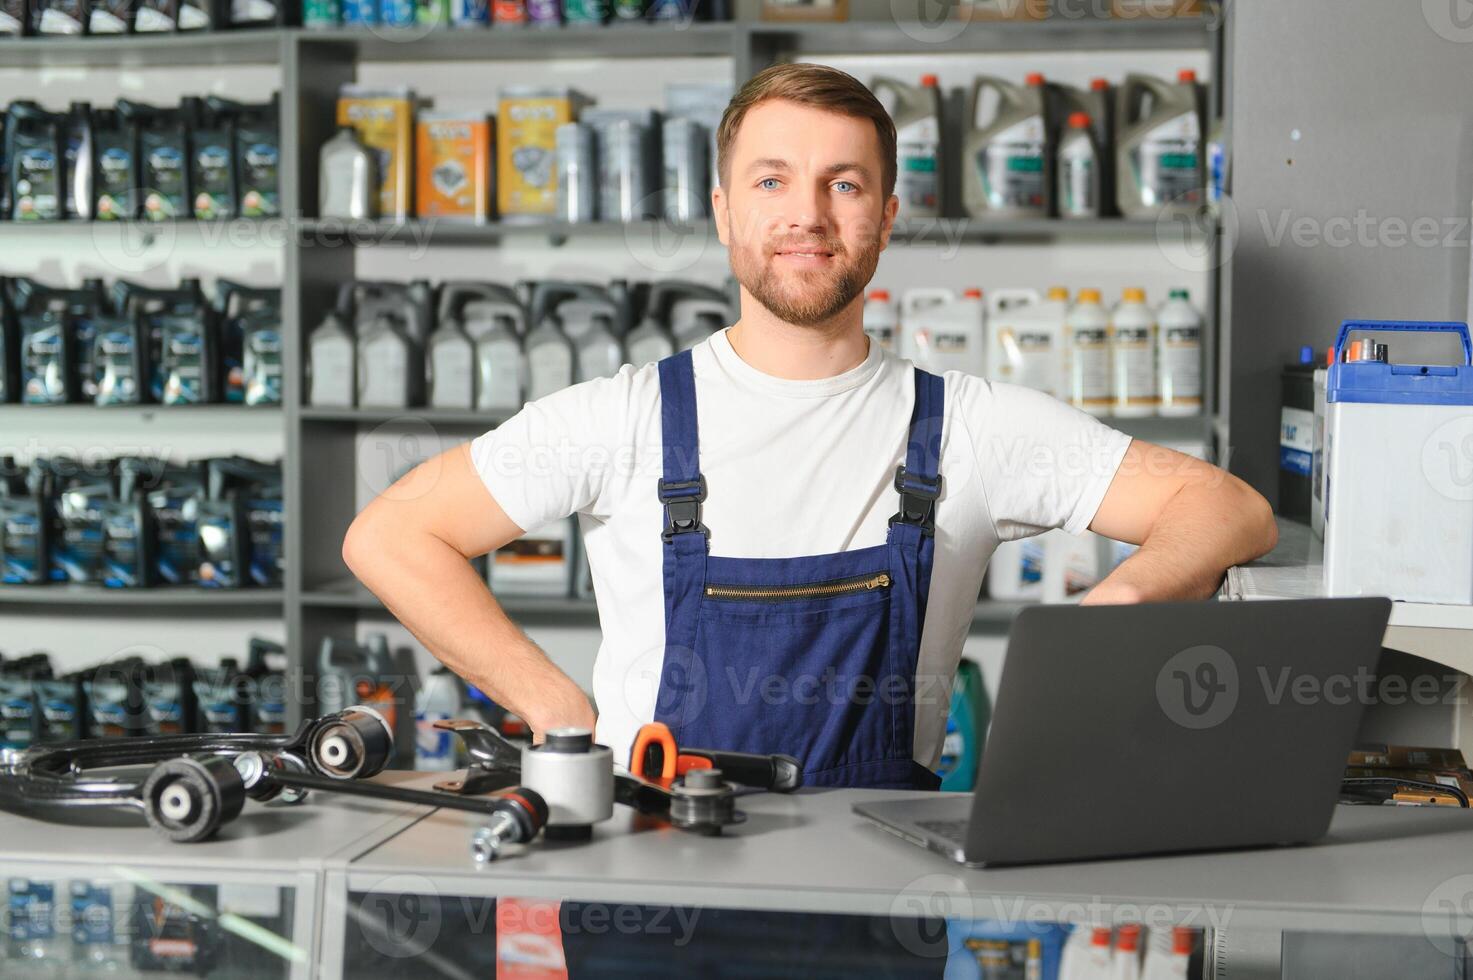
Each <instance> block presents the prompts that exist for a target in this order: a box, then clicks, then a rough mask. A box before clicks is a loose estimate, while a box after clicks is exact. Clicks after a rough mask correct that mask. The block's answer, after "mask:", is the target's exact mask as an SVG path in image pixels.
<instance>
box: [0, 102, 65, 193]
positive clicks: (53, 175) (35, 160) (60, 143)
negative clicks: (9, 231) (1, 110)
mask: <svg viewBox="0 0 1473 980" xmlns="http://www.w3.org/2000/svg"><path fill="white" fill-rule="evenodd" d="M65 129H66V116H65V114H63V113H56V112H48V111H47V110H45V109H43V108H41V107H40V106H39V105H37V104H36V103H34V102H27V101H15V102H12V103H11V104H10V107H9V108H8V109H7V110H6V113H5V154H4V156H5V161H6V168H7V171H6V178H5V183H6V188H7V195H6V196H7V203H8V207H7V208H6V211H5V214H4V217H5V218H8V219H9V220H11V221H56V220H58V219H60V218H62V217H64V215H65V200H64V193H63V186H64V185H63V182H62V177H63V172H64V170H65V155H66V154H65V141H64V137H63V133H64V132H65Z"/></svg>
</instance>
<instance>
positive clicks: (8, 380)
mask: <svg viewBox="0 0 1473 980" xmlns="http://www.w3.org/2000/svg"><path fill="white" fill-rule="evenodd" d="M0 166H3V161H0ZM10 290H11V285H10V279H9V278H7V277H3V276H0V405H4V404H6V403H8V402H13V401H16V400H17V399H18V398H19V397H20V336H19V333H18V331H19V324H17V323H16V316H15V305H14V303H12V301H11V298H10Z"/></svg>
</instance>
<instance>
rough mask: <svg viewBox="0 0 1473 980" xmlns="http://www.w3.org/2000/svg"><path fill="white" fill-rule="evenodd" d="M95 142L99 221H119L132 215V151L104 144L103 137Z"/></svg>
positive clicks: (98, 137) (97, 215)
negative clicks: (96, 147) (96, 148)
mask: <svg viewBox="0 0 1473 980" xmlns="http://www.w3.org/2000/svg"><path fill="white" fill-rule="evenodd" d="M94 138H95V139H97V141H98V147H99V150H98V155H97V172H96V173H95V174H94V175H93V179H94V180H95V181H96V182H97V213H96V215H95V217H96V218H97V220H98V221H118V220H122V219H126V218H131V217H132V216H133V154H132V153H130V152H128V150H127V149H125V148H123V147H122V146H105V145H104V143H103V141H104V137H102V136H101V135H98V136H95V137H94ZM107 138H109V139H116V138H120V137H107Z"/></svg>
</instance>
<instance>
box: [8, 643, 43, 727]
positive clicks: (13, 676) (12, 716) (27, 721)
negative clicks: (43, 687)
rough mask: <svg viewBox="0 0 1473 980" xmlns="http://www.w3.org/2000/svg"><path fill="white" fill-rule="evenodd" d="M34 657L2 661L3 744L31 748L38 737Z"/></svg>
mask: <svg viewBox="0 0 1473 980" xmlns="http://www.w3.org/2000/svg"><path fill="white" fill-rule="evenodd" d="M32 661H33V658H30V657H21V658H19V659H18V660H12V661H8V662H6V663H5V664H4V665H0V748H8V749H25V748H30V747H31V746H32V745H34V744H36V742H37V741H38V739H39V736H40V713H39V712H37V711H36V693H35V688H34V685H33V681H32V677H31V672H32V668H33V666H34V664H33V662H32Z"/></svg>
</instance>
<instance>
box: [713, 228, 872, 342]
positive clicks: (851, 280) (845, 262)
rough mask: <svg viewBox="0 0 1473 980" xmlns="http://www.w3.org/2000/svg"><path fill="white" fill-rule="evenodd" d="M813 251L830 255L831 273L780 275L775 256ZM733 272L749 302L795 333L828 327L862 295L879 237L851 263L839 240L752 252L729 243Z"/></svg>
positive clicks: (784, 242) (787, 242)
mask: <svg viewBox="0 0 1473 980" xmlns="http://www.w3.org/2000/svg"><path fill="white" fill-rule="evenodd" d="M803 245H807V246H816V247H818V248H821V249H823V250H824V251H826V252H831V253H832V254H833V259H831V260H830V262H829V266H830V267H829V268H826V269H816V270H813V271H810V272H798V271H795V270H789V271H786V272H784V271H782V270H780V269H778V268H777V253H778V252H779V251H782V250H785V249H789V248H794V247H797V246H803ZM730 255H731V271H732V275H734V276H736V279H737V282H739V283H741V284H742V286H743V287H744V288H745V289H746V290H747V292H749V293H751V294H752V297H753V298H754V299H756V300H757V302H759V303H761V304H762V305H763V306H764V307H766V309H767V310H768V312H770V313H771V314H772V315H773V316H775V317H777V318H778V319H780V320H782V321H784V322H786V323H791V324H793V325H794V326H799V327H818V326H822V325H824V324H826V323H828V322H829V321H830V320H832V319H833V318H834V317H835V316H836V315H837V314H838V313H839V312H840V311H841V310H843V309H844V308H845V307H847V306H848V305H849V304H850V303H852V302H854V300H855V298H856V297H858V296H859V295H860V294H861V293H862V292H864V287H865V286H867V285H868V284H869V281H870V280H871V279H872V278H873V277H874V274H875V269H876V268H878V267H879V264H880V241H879V238H878V236H876V237H874V238H872V239H871V240H869V241H867V242H866V243H865V245H864V246H863V247H862V248H861V249H860V251H858V252H856V253H855V254H854V256H853V258H850V257H849V250H848V249H847V248H846V247H845V246H844V243H843V242H842V241H841V240H839V239H838V238H829V237H825V238H815V237H813V236H809V237H806V238H804V237H792V238H784V239H781V240H779V241H777V242H776V243H772V244H764V245H760V246H757V247H755V248H744V247H741V246H739V245H737V244H736V243H735V242H733V247H732V248H731V250H730Z"/></svg>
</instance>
